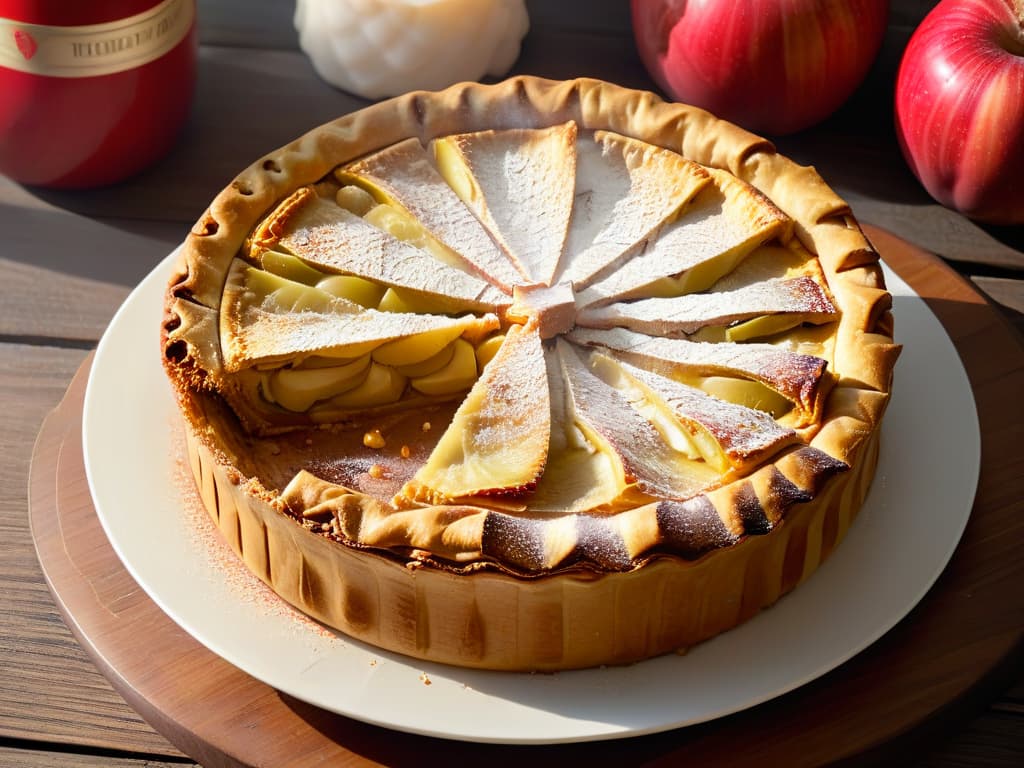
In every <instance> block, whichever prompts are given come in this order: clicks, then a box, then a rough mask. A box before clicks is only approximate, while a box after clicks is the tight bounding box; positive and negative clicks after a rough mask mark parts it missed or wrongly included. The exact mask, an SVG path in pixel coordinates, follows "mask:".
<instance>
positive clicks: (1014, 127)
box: [896, 0, 1024, 224]
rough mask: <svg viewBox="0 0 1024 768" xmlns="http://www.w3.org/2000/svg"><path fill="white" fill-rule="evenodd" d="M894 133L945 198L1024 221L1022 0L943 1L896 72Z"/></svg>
mask: <svg viewBox="0 0 1024 768" xmlns="http://www.w3.org/2000/svg"><path fill="white" fill-rule="evenodd" d="M896 134H897V136H898V137H899V141H900V146H901V147H902V148H903V154H904V156H905V157H906V158H907V163H909V164H910V168H911V170H912V171H913V172H914V174H915V175H916V176H917V178H918V179H920V180H921V183H922V184H923V185H924V188H925V189H927V190H928V192H929V193H930V194H931V195H932V197H934V198H935V199H936V200H938V201H939V202H940V203H942V204H943V205H945V206H948V207H950V208H955V209H956V210H958V211H960V212H961V213H963V214H965V215H967V216H969V217H971V218H974V219H978V220H979V221H986V222H989V223H993V224H1024V0H943V2H941V3H939V4H938V5H937V6H935V8H934V9H932V11H931V13H929V14H928V15H927V16H926V17H925V19H924V21H922V22H921V25H920V26H919V27H918V28H917V30H915V32H914V34H913V36H912V37H911V38H910V42H909V43H908V44H907V49H906V51H905V52H904V54H903V60H902V62H901V63H900V69H899V74H898V75H897V78H896Z"/></svg>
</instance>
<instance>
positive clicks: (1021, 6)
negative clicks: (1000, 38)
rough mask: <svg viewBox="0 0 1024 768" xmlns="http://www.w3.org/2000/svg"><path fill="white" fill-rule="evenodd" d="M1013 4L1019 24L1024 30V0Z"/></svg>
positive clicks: (1015, 1) (1016, 0) (1015, 0)
mask: <svg viewBox="0 0 1024 768" xmlns="http://www.w3.org/2000/svg"><path fill="white" fill-rule="evenodd" d="M1013 4H1014V5H1015V6H1016V10H1017V23H1018V24H1020V26H1021V29H1024V0H1014V2H1013Z"/></svg>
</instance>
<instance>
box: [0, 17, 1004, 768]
mask: <svg viewBox="0 0 1024 768" xmlns="http://www.w3.org/2000/svg"><path fill="white" fill-rule="evenodd" d="M931 4H932V3H929V2H922V1H915V0H904V1H903V2H899V1H897V2H895V3H894V8H893V14H892V20H891V27H890V32H889V35H888V36H887V39H886V43H885V47H884V49H883V51H882V54H881V55H880V57H879V60H878V62H877V64H876V66H875V68H874V69H873V71H872V73H871V75H870V76H869V78H868V81H867V82H866V83H865V85H864V87H863V88H862V89H861V90H860V91H859V92H858V93H857V94H856V95H855V96H854V98H853V99H852V100H851V101H850V102H849V103H848V104H847V106H846V107H844V108H843V110H841V112H840V113H839V114H838V115H836V116H834V117H833V118H831V119H830V120H828V121H827V122H826V123H825V124H823V125H822V126H819V127H818V128H815V129H813V130H810V131H807V132H805V133H803V134H801V135H797V136H793V137H788V138H785V139H781V140H779V141H778V144H779V146H780V148H781V149H782V151H784V152H786V153H787V154H789V155H791V156H793V157H794V158H795V159H797V160H798V161H800V162H802V163H806V164H813V165H815V166H816V167H817V168H818V169H819V171H820V172H821V173H822V174H823V175H824V176H825V178H826V179H828V180H829V181H830V182H831V183H832V184H833V186H835V187H836V188H837V190H838V191H839V192H840V194H842V195H843V196H844V197H846V198H847V199H848V200H849V201H850V202H851V203H852V204H853V206H854V208H855V210H856V212H857V214H858V215H859V217H860V218H861V219H862V220H863V221H865V222H867V223H869V224H871V225H874V226H875V227H879V228H882V231H879V230H872V231H875V232H877V239H878V243H877V244H878V247H879V249H880V250H881V251H882V253H883V255H884V254H885V253H886V251H887V249H889V248H892V249H896V248H899V249H901V251H903V252H906V250H907V248H908V246H906V243H910V244H913V246H914V247H910V252H911V253H919V252H920V251H925V252H931V253H935V254H938V255H940V256H941V257H942V258H943V259H945V260H946V262H947V263H948V264H949V265H950V266H952V267H953V269H947V268H946V267H945V266H943V264H942V263H941V262H939V261H938V260H934V261H929V260H928V258H927V257H923V260H920V261H914V263H913V266H912V268H911V271H914V272H915V279H918V280H924V281H925V282H926V283H927V285H928V286H929V293H928V294H927V295H928V297H929V300H930V301H931V302H932V303H933V306H934V307H935V308H936V312H937V313H938V314H939V316H940V318H941V319H942V320H943V322H944V323H947V327H949V328H950V329H951V335H953V336H954V338H955V340H957V341H958V344H960V345H962V346H961V353H962V354H964V353H965V350H966V349H967V347H968V345H970V344H972V343H973V342H972V333H984V334H989V333H991V332H997V333H999V334H1002V335H1005V338H1006V339H1008V340H1009V344H1010V350H1011V353H1012V354H1014V355H1016V356H1017V357H1016V359H1017V360H1018V361H1019V360H1021V359H1024V357H1022V356H1024V342H1022V341H1021V338H1022V337H1021V335H1020V334H1021V332H1022V331H1024V231H1022V230H1021V229H1016V230H1014V229H1006V228H1003V229H999V228H982V227H979V226H977V225H975V224H972V223H971V222H969V221H967V220H966V219H964V218H963V217H961V216H959V215H957V214H955V213H952V212H950V211H947V210H945V209H943V208H941V207H939V206H938V205H936V204H934V203H933V202H932V201H931V200H930V199H929V198H928V196H927V195H926V194H925V193H924V192H923V191H922V190H921V189H920V187H919V186H918V185H917V184H916V182H915V180H914V179H913V177H912V176H911V175H910V174H909V172H908V171H907V170H906V166H905V165H904V163H903V161H902V158H901V157H900V155H899V151H898V148H897V147H896V144H895V140H894V138H893V135H892V129H891V110H890V107H889V104H890V101H891V87H892V86H891V84H892V79H893V73H894V71H895V67H896V63H897V62H898V57H899V54H900V51H901V50H902V47H903V45H904V44H905V42H906V39H907V36H908V35H909V32H910V30H911V29H912V27H913V25H914V24H915V23H916V22H917V21H918V20H919V19H920V18H921V16H922V15H923V13H924V12H925V11H926V10H927V8H928V7H929V6H930V5H931ZM529 5H530V9H531V17H532V21H533V27H532V30H531V32H530V35H529V36H528V38H527V40H526V41H525V44H524V49H523V54H522V57H521V59H520V61H519V63H518V64H517V68H516V69H517V71H520V72H525V73H531V74H538V75H544V76H548V77H571V76H580V75H587V76H595V77H601V78H606V79H609V80H613V81H616V82H619V83H621V84H623V85H628V86H635V87H642V88H653V85H652V83H651V82H650V80H649V78H648V77H647V75H646V73H645V72H644V70H643V68H642V67H641V65H640V63H639V60H638V59H637V57H636V54H635V52H634V48H633V43H632V39H631V37H630V31H629V19H628V9H627V8H626V4H625V3H615V2H611V1H610V0H608V1H605V2H587V1H586V0H574V1H573V2H564V1H563V2H559V3H545V2H543V1H542V0H538V1H537V2H532V3H530V4H529ZM199 7H200V25H201V38H202V48H201V60H200V64H201V70H200V80H199V86H198V91H197V94H196V101H195V107H194V111H193V116H192V119H191V122H190V124H189V125H188V127H187V129H186V131H185V133H184V135H183V136H182V139H181V141H180V143H179V144H178V146H177V147H176V149H175V150H174V151H173V152H172V154H171V155H170V156H169V157H167V158H166V159H165V160H164V161H162V162H161V163H160V164H158V165H157V166H156V167H154V168H153V169H151V170H150V171H147V172H146V173H144V174H142V175H140V176H139V177H137V178H134V179H132V180H129V181H127V182H125V183H123V184H120V185H118V186H115V187H112V188H109V189H103V190H95V191H90V192H84V193H57V192H50V191H43V190H33V189H25V188H22V187H20V186H18V185H16V184H14V183H12V182H10V181H7V180H5V179H0V225H2V227H3V232H4V240H3V246H0V265H2V268H3V274H4V276H5V279H4V280H3V281H2V282H0V361H2V363H0V393H2V394H0V404H2V406H3V411H4V422H3V423H4V429H3V430H2V436H0V492H2V494H3V503H2V504H0V537H2V541H3V549H2V550H0V765H4V766H120V767H122V768H128V767H129V766H142V765H148V766H164V765H182V764H184V765H193V764H194V763H193V761H192V759H191V758H189V757H188V756H186V755H184V754H183V753H182V752H180V751H179V749H178V748H176V747H175V746H173V745H172V744H171V743H170V742H169V741H168V740H167V738H165V736H163V735H161V733H159V732H157V731H156V730H154V728H153V727H151V726H150V725H149V724H148V723H147V722H146V721H145V720H143V719H142V717H140V715H139V714H137V712H136V711H135V710H134V709H133V708H132V707H130V706H128V704H127V703H126V702H125V699H124V698H122V696H121V695H119V694H118V693H117V692H115V690H114V689H113V688H112V687H111V685H110V683H109V682H108V680H107V679H106V678H105V677H104V676H103V675H102V674H101V673H100V671H99V670H100V669H103V670H104V671H107V672H109V670H108V669H107V668H106V664H105V661H104V660H103V659H100V660H98V662H97V661H94V660H93V659H92V658H90V656H89V655H88V654H87V653H86V652H85V651H84V650H83V648H82V646H80V645H79V643H78V642H76V640H75V638H74V637H73V636H72V634H71V633H70V632H69V630H68V629H67V627H66V625H65V623H64V620H63V618H62V616H61V613H60V611H59V610H58V608H57V605H56V603H55V601H54V599H53V597H52V596H51V593H50V591H49V590H48V588H47V585H46V582H45V580H44V577H43V573H42V570H41V568H40V565H39V561H38V560H37V556H36V552H35V549H34V545H33V538H32V535H31V533H30V530H29V499H28V493H27V489H28V486H29V477H30V461H31V457H32V455H33V447H34V444H35V440H36V436H37V434H38V433H39V430H40V426H41V425H42V424H43V420H44V418H45V417H46V416H47V414H48V413H49V412H50V411H51V410H52V409H53V408H54V407H55V406H56V405H57V404H58V403H59V402H60V400H61V398H62V396H63V395H64V393H65V390H66V389H67V388H68V386H69V383H70V382H71V381H72V377H73V376H74V374H75V372H76V371H77V370H78V369H79V368H80V367H81V366H82V364H83V362H85V361H86V360H87V358H88V355H89V350H90V349H92V348H93V347H94V346H95V344H96V342H97V340H98V339H99V337H100V336H101V335H102V333H103V330H104V328H105V327H106V325H107V324H108V322H109V320H110V318H111V316H112V315H113V313H114V311H115V310H116V309H117V307H118V306H119V304H120V303H121V302H122V301H123V299H124V298H125V297H126V296H127V294H128V292H129V291H130V289H131V288H132V287H133V286H134V285H135V284H136V283H137V282H138V281H139V280H140V279H141V278H142V277H143V276H144V275H146V274H147V273H148V272H149V271H150V270H151V269H152V268H153V267H154V266H155V265H156V264H157V263H158V262H159V261H160V259H162V258H163V257H164V256H165V255H166V254H167V253H168V252H169V251H170V250H171V249H172V248H173V247H174V246H175V244H176V243H178V242H179V241H180V240H181V239H182V238H183V237H184V234H185V232H186V231H187V230H188V228H189V226H190V225H191V223H192V222H193V221H194V220H195V219H196V218H197V217H198V216H199V214H200V213H201V212H202V210H203V208H204V207H205V205H206V203H207V201H209V199H210V198H212V196H213V195H214V194H215V193H216V192H217V191H218V190H219V189H220V188H221V187H222V186H224V184H225V183H226V182H227V181H229V180H230V179H231V178H232V177H233V176H234V174H235V173H236V172H237V171H239V170H240V169H241V168H243V167H244V166H245V165H247V164H248V163H249V162H250V161H251V160H252V159H253V158H256V157H258V156H260V155H261V154H263V153H265V152H267V151H269V150H271V149H273V148H275V147H277V146H279V145H281V144H283V143H285V142H286V141H288V140H290V139H291V138H293V137H295V136H297V135H298V134H300V133H302V132H304V131H305V130H307V129H308V128H310V127H312V126H314V125H317V124H319V123H321V122H324V121H326V120H328V119H331V118H333V117H335V116H337V115H339V114H342V113H345V112H348V111H351V110H353V109H355V108H358V107H359V106H362V105H363V104H364V103H365V102H362V101H360V100H358V99H355V98H353V97H351V96H348V95H346V94H344V93H340V92H338V91H335V90H334V89H332V88H330V87H329V86H327V85H326V84H324V83H323V82H321V81H319V80H318V79H317V78H316V77H315V75H314V74H313V72H312V69H311V67H310V64H309V62H308V60H307V59H306V58H305V56H303V54H302V53H301V52H300V51H299V50H298V48H297V43H296V36H295V33H294V31H293V29H292V26H291V18H290V17H291V9H292V4H290V3H284V2H280V1H279V0H277V1H275V0H261V1H260V2H256V1H255V0H235V1H234V2H231V1H229V0H205V1H201V2H200V3H199ZM582 8H586V12H585V13H584V12H582V10H581V9H582ZM566 52H571V53H570V54H569V55H566ZM0 140H2V139H0ZM886 232H888V233H891V234H892V235H894V236H895V238H891V237H889V236H888V235H887V234H886ZM915 247H916V248H915ZM917 249H920V251H918V250H917ZM954 270H955V271H954ZM976 291H980V293H978V292H976ZM946 300H949V301H955V302H960V303H961V304H962V305H963V306H969V307H971V311H970V312H966V313H965V312H963V311H961V312H958V311H957V310H956V309H950V307H949V306H946V307H945V308H943V306H942V305H943V302H944V301H946ZM947 303H948V302H947ZM979 318H980V319H979ZM972 323H976V324H978V325H974V326H971V325H970V324H972ZM965 326H970V327H965ZM993 329H995V330H994V331H993ZM1002 337H1003V336H1001V337H1000V338H1002ZM1014 344H1016V347H1015V349H1014V348H1013V345H1014ZM965 364H966V363H965ZM970 365H978V363H977V362H971V363H970ZM1004 367H1005V366H1004ZM1009 367H1010V368H1013V364H1012V362H1011V363H1010V364H1009ZM969 370H970V368H969ZM1015 370H1016V372H1017V374H1018V375H1017V380H1019V378H1020V377H1019V372H1020V370H1021V366H1020V364H1019V362H1018V363H1017V364H1016V368H1015ZM982 384H984V387H982V388H980V389H979V390H978V391H979V392H982V391H984V392H986V393H988V392H993V391H997V388H996V387H995V385H994V384H993V383H992V382H982ZM1011 394H1012V393H1011ZM992 396H997V395H992ZM1004 396H1005V393H1004ZM1016 413H1017V414H1018V415H1019V413H1020V411H1019V407H1018V410H1017V411H1016ZM1004 458H1006V459H1007V461H1006V462H1004V464H1008V466H1009V467H1010V470H1009V471H1010V472H1011V473H1012V472H1013V471H1014V469H1013V468H1016V471H1017V477H1018V478H1019V477H1020V476H1021V475H1024V471H1021V457H1020V451H1019V448H1018V449H1017V455H1016V456H1014V455H1011V456H1009V457H1004ZM1003 471H1004V472H1005V471H1007V470H1005V469H1004V470H1003ZM36 498H37V499H38V496H37V497H36ZM1002 503H1003V505H1004V507H1003V508H1004V513H1005V510H1007V509H1009V510H1016V512H1017V513H1018V514H1017V515H1016V519H1017V520H1020V519H1022V515H1024V505H1022V501H1021V494H1018V495H1017V496H1016V497H1015V498H1013V499H1008V500H1004V501H1003V502H1002ZM1007 505H1008V506H1007ZM1019 525H1020V524H1019V523H1017V528H1016V535H1017V536H1018V537H1019V536H1020V527H1019ZM981 545H984V542H982V543H981ZM957 562H958V561H957V559H956V557H955V558H954V566H955V565H956V564H957ZM954 570H955V568H954ZM998 577H999V574H994V575H993V577H992V578H994V579H995V578H998ZM956 578H957V575H956V574H954V575H953V576H951V577H950V579H952V580H954V581H955V579H956ZM966 597H969V595H967V596H966ZM124 599H125V600H126V601H129V602H131V601H133V600H136V599H139V598H138V596H137V595H136V594H135V593H132V594H127V593H126V594H125V596H124ZM1006 600H1007V601H1008V603H1007V612H1006V616H1009V619H1007V625H1008V626H1007V628H1006V632H1007V633H1008V636H1009V637H1011V638H1012V637H1016V638H1017V639H1018V640H1019V638H1020V637H1021V633H1022V629H1024V628H1022V626H1021V623H1020V621H1019V620H1020V614H1021V611H1020V603H1021V600H1020V597H1019V590H1018V591H1012V590H1011V591H1010V592H1008V594H1007V595H1006ZM915 620H916V621H918V624H917V625H915V624H914V622H915ZM901 626H903V625H901ZM903 631H904V632H907V633H909V634H911V635H914V634H921V633H923V632H926V629H922V628H921V627H920V619H919V618H917V619H915V617H914V616H911V617H910V618H909V619H908V623H907V625H906V628H905V629H904V630H903ZM961 650H962V651H963V652H970V649H961ZM1020 661H1021V654H1020V649H1019V648H1017V649H1016V650H1015V651H1012V652H1007V653H1006V654H1005V658H1001V660H1000V663H999V664H997V665H993V667H992V671H991V674H988V675H986V676H984V678H983V679H979V680H977V681H975V683H974V684H972V685H970V686H969V687H968V690H966V691H965V692H963V693H962V694H961V695H957V696H956V697H955V698H954V699H953V700H951V701H950V702H949V703H948V706H946V707H944V708H943V710H942V711H941V712H937V713H935V716H934V717H931V718H929V719H928V721H927V722H923V723H920V724H919V727H916V728H915V729H914V730H913V732H912V733H910V734H907V735H906V736H904V737H901V738H900V739H897V740H895V741H894V742H892V743H891V744H884V745H880V747H879V749H878V750H875V751H873V752H872V753H871V754H870V755H869V756H868V757H866V758H864V759H865V760H869V761H876V762H881V763H882V764H891V762H889V761H891V760H895V759H896V758H895V757H894V756H896V755H899V756H900V757H899V760H900V764H911V765H917V766H960V765H971V766H976V765H985V766H1011V765H1013V766H1016V765H1020V764H1024V676H1022V675H1021V665H1020ZM129 693H130V692H129ZM129 699H131V697H130V696H129ZM769 706H771V705H769ZM314 719H315V718H314ZM158 724H159V723H158ZM356 731H357V732H358V731H359V729H356ZM363 737H365V734H364V736H363ZM178 743H179V744H180V743H182V742H180V741H179V742H178ZM404 743H407V744H408V743H409V742H408V740H407V741H406V742H404ZM658 743H662V742H658ZM412 748H415V746H414V745H413V747H412ZM362 754H363V755H364V757H365V759H366V760H368V761H371V762H372V761H376V762H381V763H388V762H398V758H397V757H395V755H396V754H397V753H395V752H394V751H376V752H374V751H364V752H363V753H362ZM588 754H589V756H590V757H591V759H592V760H595V761H599V760H600V756H601V755H602V754H606V755H617V756H618V757H619V759H622V756H623V755H624V754H630V753H629V752H628V751H623V749H622V748H621V747H619V748H615V747H612V748H609V750H607V752H602V750H600V749H597V750H591V751H590V752H589V753H588ZM666 754H670V753H669V752H665V751H664V750H654V749H652V748H650V747H648V748H646V749H640V750H639V751H637V752H636V753H635V755H634V759H636V760H637V761H640V760H643V761H646V762H654V761H656V759H657V758H658V757H662V758H664V757H665V755H666ZM798 762H800V761H799V760H796V759H794V761H793V763H792V764H797V763H798ZM805 762H806V761H805ZM352 764H355V763H354V762H353V763H352Z"/></svg>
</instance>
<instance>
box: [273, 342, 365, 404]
mask: <svg viewBox="0 0 1024 768" xmlns="http://www.w3.org/2000/svg"><path fill="white" fill-rule="evenodd" d="M339 362H340V364H337V365H332V366H325V367H317V368H278V369H276V370H274V371H271V372H269V373H267V374H266V378H265V379H264V381H265V382H266V383H265V385H264V397H266V399H267V400H269V401H270V402H272V403H277V404H278V405H280V406H281V407H283V408H286V409H287V410H289V411H296V412H301V411H306V410H309V408H310V407H311V406H312V405H313V403H315V402H317V401H318V400H325V399H327V398H329V397H332V396H334V395H338V394H341V393H342V392H347V391H348V390H350V389H354V388H355V387H357V386H359V385H360V384H361V383H362V382H363V381H364V380H365V379H366V378H367V374H368V373H369V371H370V363H371V360H370V356H369V355H362V356H361V357H357V358H355V359H354V360H352V361H350V362H344V361H339Z"/></svg>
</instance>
